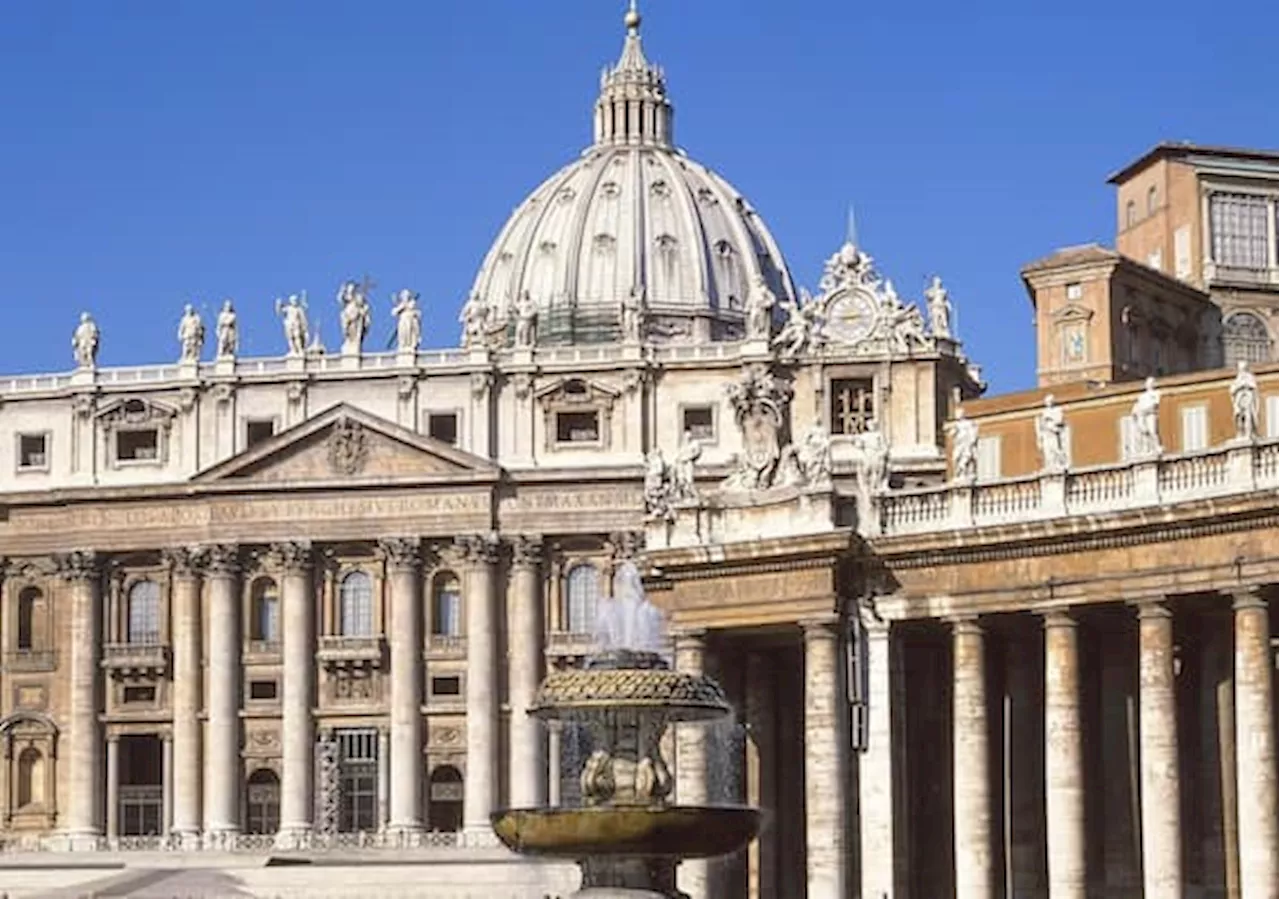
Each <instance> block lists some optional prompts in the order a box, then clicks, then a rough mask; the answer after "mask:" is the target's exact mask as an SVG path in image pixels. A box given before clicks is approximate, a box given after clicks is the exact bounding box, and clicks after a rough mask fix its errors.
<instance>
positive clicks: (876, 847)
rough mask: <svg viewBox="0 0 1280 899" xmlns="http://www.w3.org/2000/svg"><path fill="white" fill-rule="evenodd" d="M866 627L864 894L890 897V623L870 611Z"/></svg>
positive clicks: (861, 774)
mask: <svg viewBox="0 0 1280 899" xmlns="http://www.w3.org/2000/svg"><path fill="white" fill-rule="evenodd" d="M862 622H863V627H864V629H865V631H866V668H867V697H866V701H867V708H866V715H867V745H866V750H865V751H864V752H863V753H862V754H861V755H860V756H859V757H858V791H859V796H860V798H859V802H858V811H859V819H860V820H859V822H858V826H859V830H860V832H861V836H862V841H861V851H862V857H861V865H862V895H863V896H875V897H877V899H892V897H893V896H894V895H895V893H894V878H893V871H894V842H893V745H892V730H891V726H890V725H891V721H890V714H891V710H890V696H891V691H890V685H889V639H890V638H889V623H888V622H887V621H879V620H876V619H875V618H873V617H872V615H871V614H870V613H864V614H863V617H862Z"/></svg>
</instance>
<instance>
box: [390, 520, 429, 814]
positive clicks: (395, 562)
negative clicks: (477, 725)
mask: <svg viewBox="0 0 1280 899" xmlns="http://www.w3.org/2000/svg"><path fill="white" fill-rule="evenodd" d="M381 548H382V555H383V558H384V559H385V560H386V564H387V582H388V584H389V585H390V593H391V633H390V642H391V739H390V743H391V747H390V748H391V769H390V770H391V788H390V793H391V795H390V800H391V812H390V817H389V820H388V822H387V827H388V829H390V830H392V831H395V832H399V833H416V832H417V831H419V830H421V829H422V807H421V800H422V635H421V633H420V631H421V617H422V616H421V615H420V614H419V611H418V610H419V608H420V606H419V598H420V597H419V594H420V592H421V591H420V590H419V586H420V584H421V578H420V576H419V569H418V566H419V563H420V561H421V554H420V542H419V540H418V539H417V538H412V537H395V538H392V539H388V540H383V541H382V543H381ZM384 764H385V762H384Z"/></svg>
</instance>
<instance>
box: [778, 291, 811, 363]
mask: <svg viewBox="0 0 1280 899" xmlns="http://www.w3.org/2000/svg"><path fill="white" fill-rule="evenodd" d="M778 305H780V306H781V307H782V311H783V312H785V313H786V314H787V320H786V321H785V322H783V325H782V328H781V329H780V330H779V331H778V333H777V335H775V336H774V338H773V341H772V345H773V346H775V347H780V348H781V352H782V357H783V358H784V359H794V358H795V357H796V356H799V355H800V354H801V353H802V352H804V349H805V346H806V345H807V344H808V343H809V342H810V339H811V338H812V336H813V331H814V327H813V326H814V322H813V318H812V315H811V314H810V312H809V310H808V309H807V308H806V307H807V306H808V305H809V304H807V303H806V304H804V305H801V304H800V303H799V302H798V301H796V300H790V299H785V298H784V299H783V300H781V301H780V302H779V304H778Z"/></svg>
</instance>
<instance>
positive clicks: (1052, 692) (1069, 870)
mask: <svg viewBox="0 0 1280 899" xmlns="http://www.w3.org/2000/svg"><path fill="white" fill-rule="evenodd" d="M1080 737H1081V731H1080V658H1079V646H1078V636H1077V627H1076V620H1075V619H1074V618H1072V617H1071V615H1070V614H1069V613H1067V612H1061V611H1054V612H1049V613H1047V614H1046V615H1045V616H1044V780H1045V787H1044V791H1045V796H1044V800H1045V842H1046V845H1047V848H1048V856H1049V858H1048V862H1049V897H1050V899H1084V896H1085V831H1084V758H1083V755H1082V749H1081V743H1080ZM956 820H957V822H959V821H960V819H959V818H957V819H956Z"/></svg>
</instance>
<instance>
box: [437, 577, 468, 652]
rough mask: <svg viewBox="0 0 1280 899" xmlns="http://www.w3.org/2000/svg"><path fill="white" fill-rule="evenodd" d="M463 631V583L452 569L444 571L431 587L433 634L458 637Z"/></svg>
mask: <svg viewBox="0 0 1280 899" xmlns="http://www.w3.org/2000/svg"><path fill="white" fill-rule="evenodd" d="M461 633H462V584H461V583H460V582H459V581H458V577H457V575H455V574H454V573H453V572H452V571H442V572H440V573H439V574H437V575H436V577H435V582H434V584H433V585H432V589H431V635H432V636H434V637H456V636H458V635H459V634H461Z"/></svg>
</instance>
